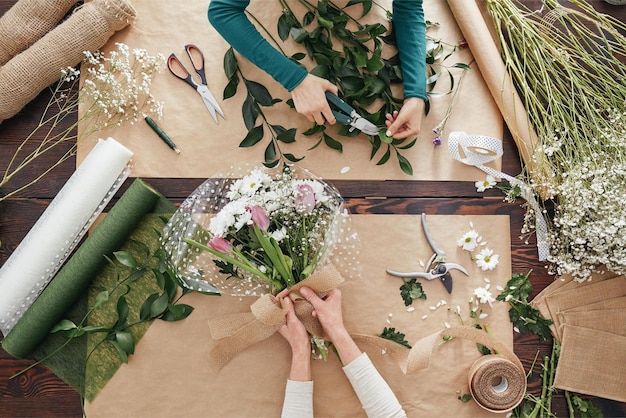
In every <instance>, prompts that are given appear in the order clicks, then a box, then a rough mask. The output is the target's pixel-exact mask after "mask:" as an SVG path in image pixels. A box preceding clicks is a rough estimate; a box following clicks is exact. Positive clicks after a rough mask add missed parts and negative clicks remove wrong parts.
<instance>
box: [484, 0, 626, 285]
mask: <svg viewBox="0 0 626 418" xmlns="http://www.w3.org/2000/svg"><path fill="white" fill-rule="evenodd" d="M486 3H487V6H488V10H489V12H490V14H491V16H492V18H493V22H494V26H495V28H496V29H497V31H498V38H499V40H500V47H501V50H502V56H503V59H504V63H505V65H506V68H507V70H508V72H509V74H510V75H511V77H512V79H513V82H514V83H515V85H516V87H517V91H518V92H519V94H520V97H521V98H522V100H523V103H524V106H525V108H526V111H527V113H528V118H529V121H530V124H531V125H532V128H533V130H534V131H535V132H536V133H537V137H538V141H537V144H527V145H528V146H530V147H531V148H530V149H529V151H531V154H532V159H531V161H526V163H527V164H526V167H525V173H524V175H523V176H524V177H527V179H525V180H526V181H525V183H527V184H529V185H530V187H532V190H533V192H534V193H535V194H537V195H539V196H541V197H542V198H543V199H544V200H545V199H550V202H549V203H550V204H552V203H553V204H554V211H555V217H554V221H553V222H552V223H550V219H546V221H547V222H548V223H549V227H550V231H549V235H550V246H551V257H550V261H552V262H553V263H554V267H555V270H556V273H557V274H572V275H573V277H574V278H575V279H576V280H585V279H587V278H589V277H590V275H591V273H592V272H593V271H596V270H598V269H599V268H601V265H606V267H608V269H609V270H612V271H615V272H617V273H620V274H622V273H623V272H625V271H626V268H625V267H626V256H625V255H626V253H625V252H624V250H623V248H622V247H623V242H624V241H623V239H624V236H625V232H624V228H623V223H624V221H623V220H624V215H625V214H624V202H625V201H624V195H625V193H624V186H623V185H624V175H623V173H624V167H626V153H625V152H624V139H625V138H626V135H625V134H624V114H625V112H626V102H625V100H624V97H626V84H624V79H625V78H626V66H625V65H624V58H625V57H626V37H625V36H624V33H626V25H625V24H624V22H621V21H618V20H617V19H614V18H612V17H611V16H608V15H604V14H600V13H598V12H597V11H596V10H595V9H594V7H593V6H592V5H591V4H589V2H587V1H586V0H572V1H571V2H570V3H571V4H572V6H573V7H572V8H566V7H563V6H562V5H561V4H560V3H559V2H558V1H556V0H542V2H541V5H542V6H543V7H542V8H541V10H538V11H537V10H528V9H527V8H526V7H525V6H524V5H523V4H522V2H520V1H518V0H498V1H495V0H488V1H487V2H486ZM599 80H601V81H602V82H598V81H599ZM546 213H547V212H545V211H544V213H536V212H535V213H533V214H531V216H530V218H532V217H535V216H544V218H547V216H546ZM529 230H530V229H529V228H525V231H529Z"/></svg>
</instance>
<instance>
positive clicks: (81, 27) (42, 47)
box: [0, 0, 135, 122]
mask: <svg viewBox="0 0 626 418" xmlns="http://www.w3.org/2000/svg"><path fill="white" fill-rule="evenodd" d="M134 17H135V10H134V9H133V7H132V6H131V4H130V3H129V1H128V0H94V1H91V2H89V3H86V4H85V5H84V6H82V7H81V8H79V9H78V10H77V11H76V12H75V13H73V14H72V15H71V16H70V17H69V18H68V19H67V20H66V21H65V22H63V23H62V24H60V25H58V26H57V27H56V28H55V29H53V30H52V31H50V32H49V33H48V34H46V35H45V36H44V37H43V38H41V39H39V40H38V41H37V42H35V44H34V45H33V46H31V47H30V48H28V49H27V50H25V51H23V52H22V53H20V54H18V55H16V56H15V57H13V58H12V59H11V60H10V61H9V62H7V63H6V65H4V66H3V67H1V68H0V122H2V121H3V120H5V119H8V118H10V117H12V116H14V115H15V114H16V113H17V112H19V111H20V110H21V109H22V108H23V107H24V105H26V104H27V103H28V102H30V101H31V100H33V99H34V98H35V97H37V95H38V94H39V93H40V92H41V91H42V90H43V89H44V88H46V87H47V86H49V85H50V84H52V83H54V82H55V81H57V80H59V78H60V77H61V70H62V69H63V68H67V67H69V66H76V65H78V64H79V63H80V62H81V60H82V58H83V51H86V50H87V51H94V50H97V49H98V48H100V47H102V46H103V45H104V44H105V43H106V42H107V40H108V39H109V38H110V37H111V35H113V34H114V33H115V32H116V31H118V30H120V29H122V28H124V27H126V26H127V25H128V24H129V23H130V22H131V20H132V19H133V18H134Z"/></svg>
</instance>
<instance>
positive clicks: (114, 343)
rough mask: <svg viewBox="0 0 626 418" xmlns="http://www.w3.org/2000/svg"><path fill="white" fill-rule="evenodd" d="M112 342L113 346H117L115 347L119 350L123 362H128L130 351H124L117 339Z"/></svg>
mask: <svg viewBox="0 0 626 418" xmlns="http://www.w3.org/2000/svg"><path fill="white" fill-rule="evenodd" d="M111 344H113V347H115V349H116V350H117V354H118V356H119V357H120V360H121V361H122V363H128V353H127V352H126V351H124V349H122V347H120V345H119V343H118V342H117V341H111Z"/></svg>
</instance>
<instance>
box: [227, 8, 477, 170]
mask: <svg viewBox="0 0 626 418" xmlns="http://www.w3.org/2000/svg"><path fill="white" fill-rule="evenodd" d="M300 2H301V3H302V4H303V5H304V6H305V7H306V8H307V9H308V11H307V13H305V15H304V17H303V18H302V20H301V21H300V20H298V18H297V17H296V16H295V14H294V13H293V11H292V10H291V8H290V7H289V5H288V4H287V3H286V2H285V1H283V0H281V5H282V7H283V13H282V15H281V16H280V18H279V19H278V22H277V29H278V36H279V38H280V41H282V42H285V41H287V40H288V39H289V38H291V40H292V41H294V42H296V43H298V44H300V45H302V47H303V49H304V50H305V51H306V53H304V52H298V53H295V54H293V55H291V56H290V57H289V58H290V59H291V60H292V61H294V62H296V63H298V64H300V61H301V60H302V59H304V58H305V57H306V56H307V55H308V56H309V57H310V58H311V59H312V60H313V61H314V62H315V64H316V66H315V68H313V69H312V70H311V71H310V72H311V73H312V74H314V75H317V76H320V77H323V78H326V79H328V80H330V81H331V82H333V83H334V84H336V85H337V86H338V87H339V90H340V96H342V98H343V100H344V101H346V102H347V103H348V104H349V105H351V106H352V107H354V108H355V109H356V110H357V112H358V113H359V114H361V115H362V116H363V117H365V118H366V119H367V120H369V121H370V122H372V123H374V124H375V125H377V126H380V127H384V126H385V115H386V114H387V113H393V111H395V110H399V109H400V107H401V105H402V99H401V98H398V97H395V96H394V94H393V92H392V89H391V86H392V84H394V83H400V82H401V81H402V73H401V70H400V60H399V56H398V54H396V55H394V56H393V57H391V58H388V59H386V58H383V56H382V51H383V47H384V46H385V45H395V38H394V36H393V33H392V34H389V35H387V34H386V33H387V28H386V27H385V26H384V25H383V24H381V23H376V24H367V25H362V24H360V23H359V22H358V21H357V20H356V19H354V18H353V17H351V16H350V15H349V14H348V13H347V12H346V11H345V9H341V8H339V7H337V6H336V5H335V4H333V2H332V1H329V0H322V1H319V2H317V4H315V5H314V4H312V3H311V2H309V1H307V0H301V1H300ZM359 4H360V5H361V6H362V8H363V11H362V16H364V15H366V14H367V13H369V11H370V10H371V8H372V6H373V4H374V3H373V1H371V0H355V1H350V2H349V3H348V4H347V6H346V8H349V7H350V6H354V5H359ZM247 13H248V15H249V16H250V17H251V18H252V19H253V20H255V21H256V22H257V24H258V25H259V26H260V27H261V29H262V30H263V31H264V32H265V33H266V34H267V36H269V38H270V39H271V40H272V41H273V42H274V44H275V45H276V47H277V48H278V49H279V50H280V51H281V52H282V48H281V44H280V43H279V41H278V40H276V39H274V38H273V37H272V35H271V34H270V32H269V31H268V30H267V29H266V28H265V27H264V26H263V25H262V24H261V23H260V22H259V21H258V19H256V18H255V17H254V16H253V15H252V14H250V13H249V12H247ZM387 17H388V18H389V19H391V17H392V16H391V13H390V12H389V11H387ZM348 23H354V24H355V26H356V30H352V29H350V28H349V27H348ZM428 24H429V25H432V23H430V22H428ZM333 39H337V40H338V41H339V43H340V44H341V45H340V48H336V47H335V45H334V44H333ZM447 47H449V45H447V44H445V43H444V42H442V41H441V40H436V39H432V38H429V39H428V44H427V57H426V61H427V67H428V80H427V86H428V90H429V96H430V97H435V96H443V95H446V94H450V93H451V92H452V91H453V90H454V86H455V79H454V76H453V74H452V72H450V68H461V69H464V70H466V69H469V66H468V65H466V64H463V63H455V64H453V65H451V66H450V67H447V66H446V65H445V64H444V62H445V61H446V60H447V59H448V58H450V57H451V56H452V55H453V53H454V52H455V51H456V49H457V46H456V45H454V46H453V47H452V49H451V50H449V48H447ZM300 65H301V64H300ZM224 70H225V72H226V76H227V78H228V84H227V86H226V88H225V89H224V99H227V98H230V97H232V96H233V95H235V93H236V92H237V88H238V86H239V85H240V84H241V81H242V80H243V82H244V85H245V87H246V89H247V95H246V99H245V101H244V104H243V107H242V114H243V119H244V121H245V124H246V128H247V129H248V134H247V136H246V137H245V138H244V140H243V141H241V143H240V146H241V147H250V146H253V145H256V144H257V143H259V142H260V141H261V140H262V139H263V137H264V127H265V128H267V129H269V131H270V133H271V139H270V142H269V143H268V145H267V146H266V148H265V153H264V161H265V162H264V164H265V165H266V166H268V167H274V166H276V165H277V164H278V162H279V160H281V159H286V160H288V161H290V162H297V161H300V160H301V159H302V158H304V156H295V155H293V154H290V153H285V152H282V151H281V149H280V146H281V144H289V143H292V142H295V140H296V137H295V136H296V130H295V129H286V128H284V127H282V126H279V125H274V124H272V123H271V122H269V121H268V119H267V118H266V117H265V114H264V113H263V111H262V107H266V106H273V105H274V104H276V103H279V102H281V101H282V100H280V99H274V98H272V97H271V95H270V94H269V92H268V91H267V89H266V88H265V87H264V86H262V85H261V84H259V83H256V82H253V81H251V80H248V79H246V78H245V77H244V75H243V74H242V72H241V71H240V70H239V65H238V62H237V57H236V56H235V54H234V52H233V51H232V49H229V50H228V51H227V52H226V55H225V57H224ZM443 74H447V75H448V78H449V79H450V83H451V87H450V89H449V90H448V91H445V92H440V93H435V92H434V87H435V85H436V84H437V81H438V80H439V78H440V77H441V76H442V75H443ZM376 100H382V102H383V104H382V106H380V107H379V108H378V109H377V110H375V111H374V112H373V113H370V112H369V111H368V110H367V109H366V107H368V106H370V105H372V104H373V103H374V102H375V101H376ZM286 103H287V104H288V105H289V106H291V107H293V102H292V100H291V99H290V100H288V101H287V102H286ZM428 109H429V103H428V102H427V103H426V111H427V112H428ZM259 116H261V118H262V121H261V123H260V124H257V119H258V117H259ZM338 133H339V135H341V136H345V137H354V136H356V135H358V134H359V132H357V131H352V132H350V131H349V127H347V126H343V127H341V128H340V129H339V132H338ZM303 135H304V136H318V137H319V139H318V141H317V142H316V143H315V144H314V145H313V146H311V147H310V148H309V150H313V149H315V148H317V147H319V146H320V145H321V144H322V143H323V144H325V145H326V146H328V147H329V148H331V149H334V150H336V151H338V152H343V145H342V143H341V141H340V140H338V139H337V138H333V137H332V136H331V135H329V134H328V133H327V132H326V127H325V126H324V125H317V124H314V125H313V126H312V127H311V128H310V129H308V130H306V131H305V132H303ZM367 139H368V141H369V143H370V145H371V153H370V158H371V159H374V158H376V161H377V162H376V164H377V165H382V164H385V163H387V162H388V161H389V160H390V159H391V157H392V155H395V156H396V159H397V161H398V164H399V166H400V168H401V169H402V171H403V172H404V173H406V174H408V175H412V174H413V167H412V166H411V163H410V162H409V160H408V159H407V158H406V157H404V156H403V155H402V151H404V150H406V149H409V148H411V147H413V146H414V145H415V143H416V141H417V138H407V139H401V140H399V139H393V138H390V137H387V136H386V135H385V134H384V129H383V130H382V132H381V133H380V134H379V135H367Z"/></svg>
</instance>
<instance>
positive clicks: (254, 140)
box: [239, 125, 264, 148]
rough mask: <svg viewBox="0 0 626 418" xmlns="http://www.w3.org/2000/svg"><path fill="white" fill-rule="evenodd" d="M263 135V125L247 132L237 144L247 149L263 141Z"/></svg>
mask: <svg viewBox="0 0 626 418" xmlns="http://www.w3.org/2000/svg"><path fill="white" fill-rule="evenodd" d="M263 134H264V133H263V125H259V126H257V127H255V128H253V129H252V130H250V132H248V135H246V137H245V138H244V139H243V141H241V142H240V143H239V146H240V147H241V148H247V147H251V146H253V145H256V144H258V143H259V142H260V141H261V140H262V139H263Z"/></svg>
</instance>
